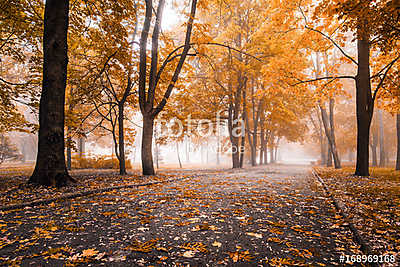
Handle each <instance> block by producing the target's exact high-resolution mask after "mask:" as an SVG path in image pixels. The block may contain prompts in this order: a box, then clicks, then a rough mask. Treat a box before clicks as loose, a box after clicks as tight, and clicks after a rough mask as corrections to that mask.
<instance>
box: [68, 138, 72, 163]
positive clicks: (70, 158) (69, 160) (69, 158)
mask: <svg viewBox="0 0 400 267" xmlns="http://www.w3.org/2000/svg"><path fill="white" fill-rule="evenodd" d="M71 141H72V140H71V137H68V144H70V142H71ZM71 150H72V149H71V146H70V145H68V146H67V170H71V169H72V151H71Z"/></svg>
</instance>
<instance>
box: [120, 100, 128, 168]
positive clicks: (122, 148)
mask: <svg viewBox="0 0 400 267" xmlns="http://www.w3.org/2000/svg"><path fill="white" fill-rule="evenodd" d="M124 137H125V135H124V102H120V103H119V104H118V152H119V153H118V155H119V156H118V160H119V174H121V175H125V174H126V162H125V138H124Z"/></svg>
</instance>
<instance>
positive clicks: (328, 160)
mask: <svg viewBox="0 0 400 267" xmlns="http://www.w3.org/2000/svg"><path fill="white" fill-rule="evenodd" d="M332 154H333V153H332V149H331V147H330V146H329V141H328V151H327V154H326V167H332V166H333V162H332V159H333V155H332Z"/></svg>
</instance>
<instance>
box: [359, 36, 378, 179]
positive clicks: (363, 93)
mask: <svg viewBox="0 0 400 267" xmlns="http://www.w3.org/2000/svg"><path fill="white" fill-rule="evenodd" d="M357 51H358V66H357V76H356V106H357V162H356V171H355V175H357V176H369V130H370V126H371V120H372V114H373V112H374V103H373V99H372V96H371V81H370V69H369V52H370V45H369V41H368V39H366V38H364V39H362V38H361V39H359V40H357Z"/></svg>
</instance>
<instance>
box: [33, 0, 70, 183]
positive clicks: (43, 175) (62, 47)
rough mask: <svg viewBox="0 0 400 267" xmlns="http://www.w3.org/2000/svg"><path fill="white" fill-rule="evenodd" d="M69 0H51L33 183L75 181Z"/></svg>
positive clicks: (46, 21)
mask: <svg viewBox="0 0 400 267" xmlns="http://www.w3.org/2000/svg"><path fill="white" fill-rule="evenodd" d="M68 13H69V0H58V1H56V0H47V1H46V4H45V12H44V32H43V81H42V94H41V97H40V108H39V142H38V154H37V159H36V166H35V170H34V172H33V174H32V176H31V177H30V179H29V182H30V183H37V184H41V185H45V186H57V187H61V186H65V185H67V184H68V182H70V181H74V180H73V179H72V178H71V177H70V176H69V174H68V171H67V167H66V165H65V154H64V149H65V144H64V105H65V88H66V82H67V65H68V56H67V51H68V46H67V34H68Z"/></svg>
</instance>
